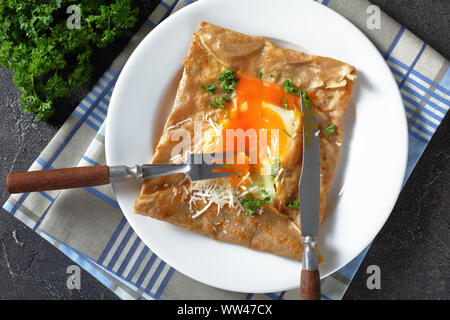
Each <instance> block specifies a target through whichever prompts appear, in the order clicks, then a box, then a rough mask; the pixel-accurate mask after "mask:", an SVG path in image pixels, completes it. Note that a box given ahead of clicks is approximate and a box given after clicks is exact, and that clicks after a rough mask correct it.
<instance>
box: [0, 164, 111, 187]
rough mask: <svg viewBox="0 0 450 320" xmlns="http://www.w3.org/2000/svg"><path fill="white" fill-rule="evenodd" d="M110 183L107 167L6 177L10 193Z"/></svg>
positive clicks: (45, 171) (15, 174)
mask: <svg viewBox="0 0 450 320" xmlns="http://www.w3.org/2000/svg"><path fill="white" fill-rule="evenodd" d="M108 183H109V168H108V167H107V166H90V167H77V168H66V169H53V170H42V171H26V172H13V173H10V174H8V176H7V177H6V188H7V190H8V192H9V193H23V192H33V191H45V190H59V189H70V188H80V187H90V186H99V185H103V184H108Z"/></svg>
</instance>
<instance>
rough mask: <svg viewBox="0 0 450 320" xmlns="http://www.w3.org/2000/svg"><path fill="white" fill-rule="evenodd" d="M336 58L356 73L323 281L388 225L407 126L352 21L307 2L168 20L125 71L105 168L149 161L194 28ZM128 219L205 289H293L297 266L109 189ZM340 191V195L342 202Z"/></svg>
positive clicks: (200, 8)
mask: <svg viewBox="0 0 450 320" xmlns="http://www.w3.org/2000/svg"><path fill="white" fill-rule="evenodd" d="M203 20H204V21H208V22H210V23H213V24H216V25H219V26H222V27H225V28H230V29H233V30H236V31H240V32H243V33H246V34H250V35H258V36H264V37H267V38H270V39H272V40H273V41H275V42H276V44H278V45H281V46H288V47H292V48H297V49H298V48H300V49H302V48H303V49H304V50H306V51H308V52H310V53H314V54H316V55H321V56H327V57H333V58H336V59H339V60H342V61H345V62H347V63H349V64H352V65H353V66H355V67H356V69H357V74H358V80H357V83H356V85H355V88H354V94H353V102H352V104H351V105H350V107H349V110H348V112H347V114H346V116H345V124H344V143H343V146H342V148H343V149H342V152H341V156H340V159H339V165H338V168H337V171H336V177H335V181H334V184H333V187H332V190H331V192H330V195H329V210H330V212H332V215H331V217H330V218H329V219H328V220H326V222H325V223H324V224H323V225H322V226H321V227H320V244H319V248H320V250H321V252H322V254H323V256H324V258H325V263H324V264H323V265H321V266H320V273H321V276H322V277H325V276H327V275H329V274H330V273H332V272H334V271H336V270H338V269H339V268H341V267H342V266H344V265H345V264H347V263H348V262H349V261H351V260H352V259H353V258H354V257H355V256H357V255H358V253H360V252H361V250H363V249H364V248H365V247H366V246H367V245H368V244H369V243H370V242H371V241H372V240H373V238H374V237H375V235H376V234H377V233H378V231H379V230H380V229H381V227H382V226H383V224H384V223H385V221H386V219H387V218H388V216H389V214H390V212H391V210H392V208H393V206H394V204H395V201H396V199H397V196H398V194H399V192H400V188H401V185H402V181H403V177H404V172H405V167H406V160H407V141H408V140H407V126H406V117H405V113H404V109H403V104H402V101H401V98H400V94H399V91H398V88H397V85H396V83H395V81H394V78H393V76H392V74H391V72H390V70H389V69H388V67H387V65H386V63H385V61H384V60H383V58H382V57H381V55H380V54H379V52H378V50H377V49H376V48H375V47H374V46H373V44H372V43H371V42H370V41H369V40H368V39H367V38H366V37H365V36H364V35H363V34H362V33H361V32H360V31H359V30H358V29H357V28H356V27H355V26H353V25H352V24H351V23H350V22H348V21H347V20H346V19H344V18H343V17H342V16H340V15H339V14H337V13H335V12H334V11H333V10H331V9H329V8H327V7H325V6H323V5H321V4H318V3H316V2H314V1H311V0H278V1H274V0H246V1H242V0H227V1H223V0H202V1H199V2H197V3H194V4H192V5H189V6H188V7H186V8H184V9H182V10H180V11H179V12H177V13H175V14H173V15H172V16H170V17H168V18H167V19H166V20H164V22H162V23H161V24H160V25H159V26H158V27H156V28H155V29H154V30H153V31H152V32H151V33H150V34H149V35H148V36H147V37H146V38H145V39H144V40H143V41H142V42H141V43H140V45H139V46H138V48H137V49H136V50H135V51H134V53H133V54H132V56H131V57H130V58H129V59H128V62H127V64H126V65H125V67H124V68H123V70H122V72H121V74H120V76H119V79H118V81H117V84H116V86H115V88H114V92H113V95H112V98H111V102H110V106H109V111H108V120H107V125H106V161H107V164H108V165H119V164H125V165H134V164H142V163H148V162H149V160H150V158H151V155H152V152H153V146H154V143H155V142H156V141H157V140H158V139H159V137H160V135H161V130H162V127H163V125H164V122H165V119H166V117H167V114H168V113H169V112H170V108H171V104H172V101H173V99H174V96H175V92H176V88H177V84H178V80H179V78H180V75H181V69H182V62H183V60H184V58H185V56H186V54H187V52H188V48H189V45H190V43H191V41H192V34H193V32H195V31H196V30H197V28H198V26H199V24H200V22H201V21H203ZM114 188H115V192H116V196H117V200H118V202H119V204H120V207H121V209H122V210H123V212H124V214H125V216H126V218H127V219H128V222H129V223H130V225H131V226H132V227H133V229H134V230H135V232H136V233H137V234H138V235H139V237H140V238H141V239H142V241H143V242H144V243H145V244H146V245H147V246H148V247H149V248H150V249H151V250H152V251H153V252H155V253H156V254H157V255H158V256H159V257H160V258H161V259H163V260H164V261H165V262H167V263H168V264H169V265H171V266H172V267H174V268H175V269H177V270H178V271H180V272H182V273H184V274H185V275H187V276H189V277H191V278H193V279H196V280H198V281H201V282H203V283H206V284H208V285H211V286H214V287H218V288H222V289H227V290H233V291H240V292H254V293H262V292H277V291H282V290H287V289H293V288H296V287H298V286H299V277H300V263H298V262H295V261H292V260H289V259H285V258H281V257H277V256H275V255H272V254H268V253H262V252H258V251H253V250H250V249H247V248H243V247H240V246H237V245H232V244H226V243H221V242H218V241H215V240H212V239H209V238H206V237H203V236H200V235H197V234H194V233H192V232H189V231H186V230H184V229H181V228H178V227H175V226H172V225H170V224H168V223H165V222H161V221H157V220H154V219H151V218H148V217H143V216H140V215H137V214H134V213H133V202H134V200H135V199H136V197H137V196H138V193H139V189H140V186H139V185H138V184H137V183H120V184H116V185H115V186H114ZM339 194H340V195H339Z"/></svg>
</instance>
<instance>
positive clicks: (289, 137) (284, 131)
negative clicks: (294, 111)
mask: <svg viewBox="0 0 450 320" xmlns="http://www.w3.org/2000/svg"><path fill="white" fill-rule="evenodd" d="M282 130H283V131H284V133H286V134H287V135H288V137H289V138H292V137H291V135H290V134H289V132H287V131H286V129H285V128H283V129H282Z"/></svg>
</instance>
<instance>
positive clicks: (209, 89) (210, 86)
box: [200, 83, 217, 96]
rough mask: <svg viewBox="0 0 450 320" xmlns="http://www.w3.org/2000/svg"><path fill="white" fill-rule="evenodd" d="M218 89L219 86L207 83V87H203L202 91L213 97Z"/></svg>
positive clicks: (201, 87)
mask: <svg viewBox="0 0 450 320" xmlns="http://www.w3.org/2000/svg"><path fill="white" fill-rule="evenodd" d="M216 88H217V84H215V83H207V84H206V85H201V86H200V89H202V90H204V91H206V92H208V93H209V94H210V95H211V96H212V95H213V94H214V93H215V91H216Z"/></svg>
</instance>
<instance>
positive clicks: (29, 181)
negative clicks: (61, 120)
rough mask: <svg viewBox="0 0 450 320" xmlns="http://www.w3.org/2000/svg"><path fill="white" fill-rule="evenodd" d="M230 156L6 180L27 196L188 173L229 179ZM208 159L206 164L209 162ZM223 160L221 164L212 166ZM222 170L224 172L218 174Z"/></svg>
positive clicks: (73, 170)
mask: <svg viewBox="0 0 450 320" xmlns="http://www.w3.org/2000/svg"><path fill="white" fill-rule="evenodd" d="M228 155H229V154H227V153H223V154H221V153H212V154H192V155H191V157H190V160H189V161H188V162H187V163H183V164H144V165H135V166H132V167H127V166H88V167H76V168H64V169H51V170H41V171H25V172H12V173H10V174H8V176H7V177H6V188H7V190H8V192H9V193H24V192H34V191H47V190H59V189H71V188H81V187H92V186H100V185H105V184H108V183H111V182H117V181H125V180H142V179H146V178H155V177H161V176H168V175H173V174H179V173H184V174H186V175H187V176H188V177H189V179H190V180H191V181H196V180H205V179H215V178H226V177H229V176H230V174H233V172H231V171H224V170H225V169H224V168H223V158H224V157H227V158H228ZM205 159H206V161H205ZM208 159H214V160H213V161H217V160H221V159H222V161H220V162H221V163H218V162H212V161H211V160H208ZM218 170H221V171H218Z"/></svg>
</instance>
